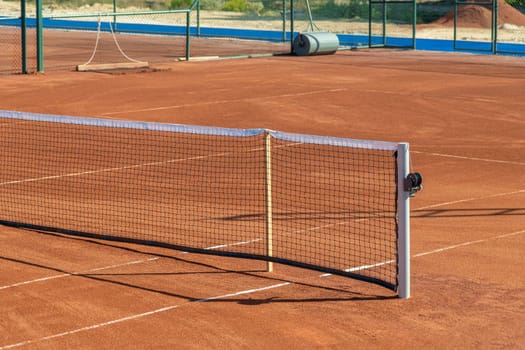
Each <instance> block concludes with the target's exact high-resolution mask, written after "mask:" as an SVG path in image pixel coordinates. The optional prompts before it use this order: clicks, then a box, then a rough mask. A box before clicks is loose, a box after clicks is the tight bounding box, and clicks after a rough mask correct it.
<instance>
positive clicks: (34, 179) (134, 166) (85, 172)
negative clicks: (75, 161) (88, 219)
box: [0, 153, 228, 186]
mask: <svg viewBox="0 0 525 350" xmlns="http://www.w3.org/2000/svg"><path fill="white" fill-rule="evenodd" d="M227 154H228V153H216V154H209V155H204V156H195V157H189V158H178V159H170V160H164V161H161V162H151V163H142V164H133V165H127V166H123V167H115V168H104V169H97V170H88V171H81V172H78V173H68V174H60V175H51V176H43V177H36V178H31V179H22V180H14V181H7V182H1V183H0V186H6V185H13V184H20V183H26V182H35V181H44V180H52V179H59V178H63V177H73V176H82V175H91V174H98V173H105V172H110V171H120V170H127V169H136V168H141V167H148V166H158V165H164V164H170V163H177V162H184V161H188V160H197V159H204V158H211V157H222V156H225V155H227Z"/></svg>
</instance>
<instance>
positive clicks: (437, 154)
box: [410, 149, 525, 165]
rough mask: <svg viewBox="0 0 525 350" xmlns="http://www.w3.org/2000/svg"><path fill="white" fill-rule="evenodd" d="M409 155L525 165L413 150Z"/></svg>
mask: <svg viewBox="0 0 525 350" xmlns="http://www.w3.org/2000/svg"><path fill="white" fill-rule="evenodd" d="M410 153H417V154H426V155H429V156H436V157H446V158H456V159H462V160H474V161H480V162H489V163H499V164H512V165H525V163H523V162H516V161H512V160H499V159H488V158H478V157H467V156H459V155H455V154H446V153H435V152H425V151H415V150H413V149H411V150H410Z"/></svg>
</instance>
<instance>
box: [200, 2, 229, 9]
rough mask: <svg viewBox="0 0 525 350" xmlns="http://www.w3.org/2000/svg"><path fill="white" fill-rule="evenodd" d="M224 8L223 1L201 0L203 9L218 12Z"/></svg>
mask: <svg viewBox="0 0 525 350" xmlns="http://www.w3.org/2000/svg"><path fill="white" fill-rule="evenodd" d="M223 6H224V1H223V0H201V9H203V10H211V11H217V10H222V7H223Z"/></svg>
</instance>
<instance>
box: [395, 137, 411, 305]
mask: <svg viewBox="0 0 525 350" xmlns="http://www.w3.org/2000/svg"><path fill="white" fill-rule="evenodd" d="M409 163H410V157H409V146H408V143H400V144H399V145H398V146H397V171H398V172H397V174H398V175H397V176H398V177H397V189H398V198H397V205H398V232H397V235H398V238H397V244H398V247H397V248H398V283H399V285H398V296H399V297H400V298H403V299H408V298H410V192H409V191H407V189H406V188H405V179H406V178H407V175H408V173H409V169H410V164H409Z"/></svg>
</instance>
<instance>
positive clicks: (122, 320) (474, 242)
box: [0, 230, 525, 350]
mask: <svg viewBox="0 0 525 350" xmlns="http://www.w3.org/2000/svg"><path fill="white" fill-rule="evenodd" d="M522 233H525V230H521V231H515V232H511V233H506V234H502V235H498V236H494V237H490V238H486V239H480V240H476V241H470V242H464V243H460V244H455V245H451V246H448V247H444V248H440V249H435V250H432V251H429V252H424V253H419V254H415V255H413V256H412V258H415V257H422V256H426V255H431V254H436V253H440V252H444V251H447V250H451V249H455V248H459V247H464V246H467V245H473V244H478V243H483V242H488V241H491V240H496V239H501V238H506V237H511V236H516V235H519V234H522ZM389 263H391V262H390V261H384V262H380V263H377V264H372V265H363V266H358V267H353V268H351V269H349V270H354V271H356V270H363V269H365V268H371V267H375V266H379V265H385V264H389ZM367 266H368V267H367ZM327 276H328V275H326V274H325V275H320V276H319V277H327ZM293 284H295V283H294V282H291V281H290V282H283V283H277V284H272V285H268V286H265V287H260V288H254V289H247V290H243V291H239V292H233V293H228V294H222V295H218V296H212V297H208V298H203V299H198V300H194V301H190V302H185V303H182V304H178V305H170V306H166V307H162V308H159V309H155V310H152V311H148V312H144V313H140V314H136V315H130V316H126V317H122V318H118V319H115V320H111V321H107V322H102V323H97V324H94V325H91V326H86V327H82V328H77V329H74V330H70V331H66V332H62V333H57V334H53V335H48V336H45V337H41V338H36V339H31V340H25V341H22V342H19V343H15V344H9V345H4V346H0V350H4V349H12V348H16V347H20V346H25V345H30V344H34V343H38V342H41V341H45V340H50V339H55V338H60V337H65V336H68V335H72V334H76V333H80V332H85V331H89V330H92V329H97V328H101V327H106V326H110V325H114V324H117V323H122V322H125V321H131V320H135V319H138V318H142V317H146V316H150V315H154V314H158V313H162V312H167V311H170V310H173V309H176V308H179V307H181V306H184V305H189V304H192V303H196V302H208V301H213V300H220V299H226V298H230V297H233V296H239V295H246V294H253V293H257V292H260V291H265V290H269V289H274V288H280V287H285V286H289V285H293Z"/></svg>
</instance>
